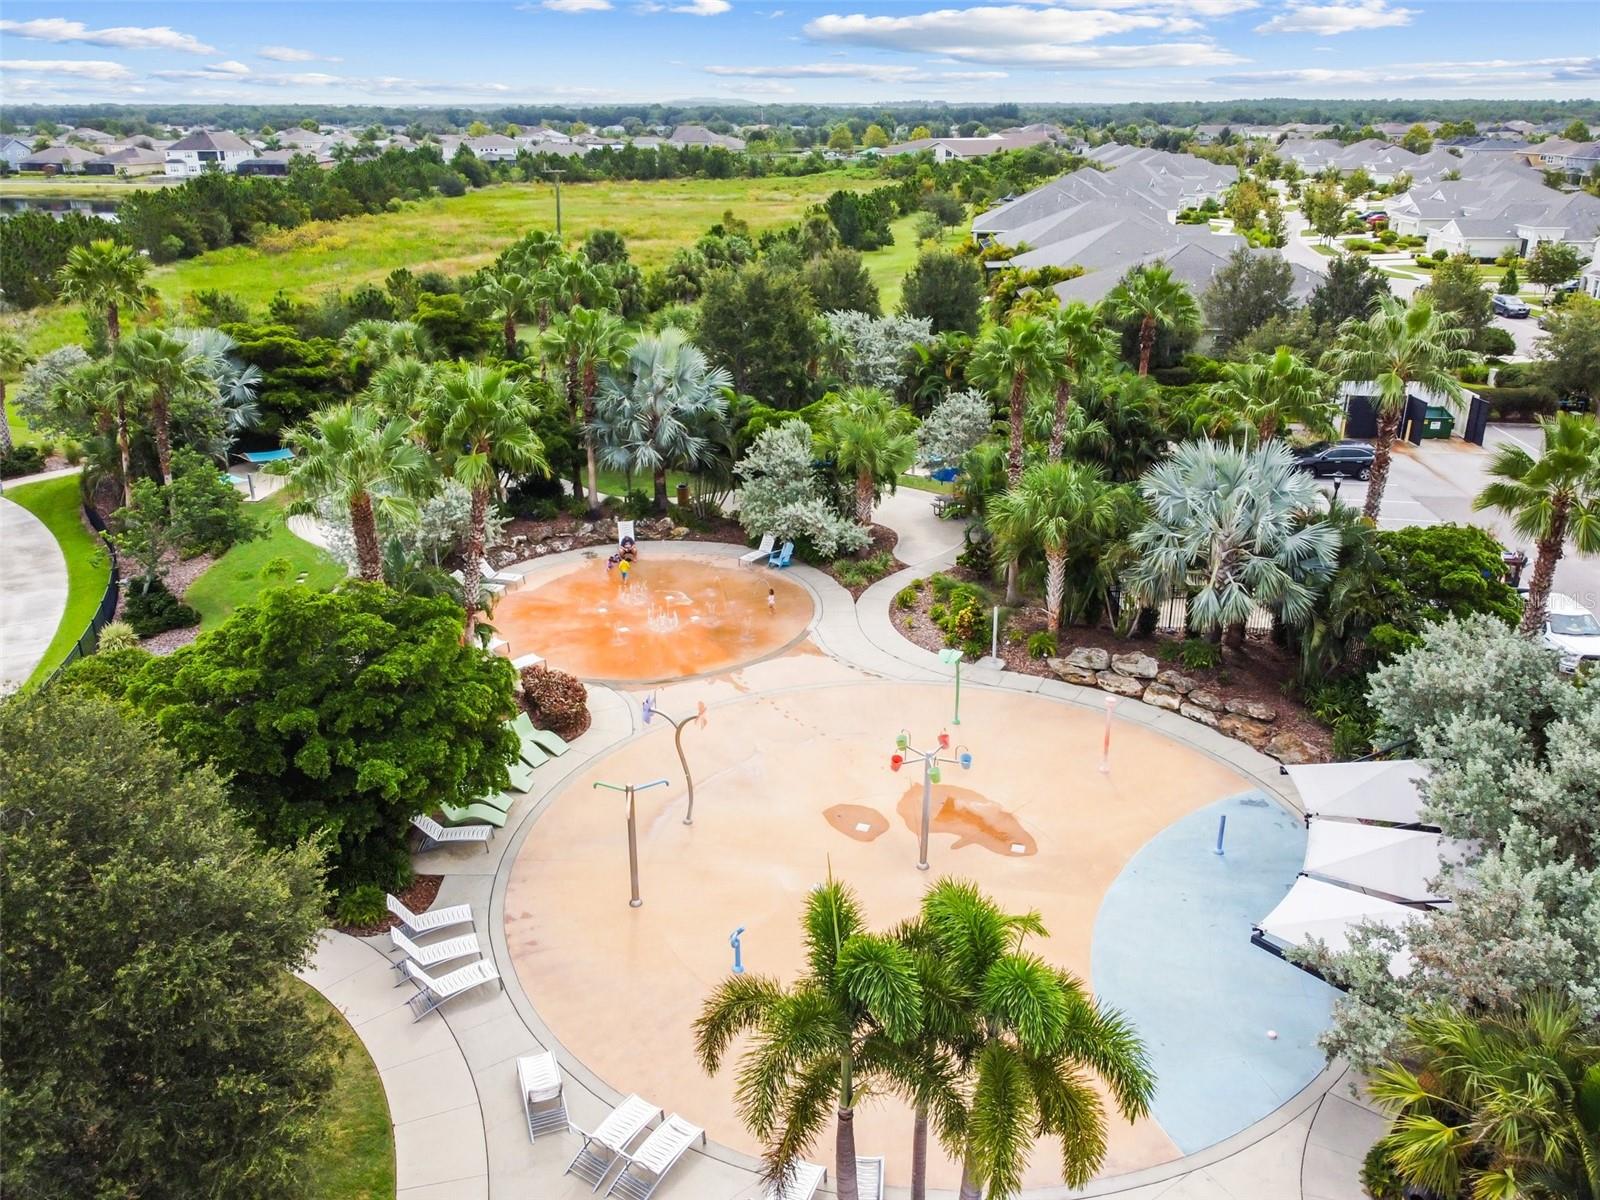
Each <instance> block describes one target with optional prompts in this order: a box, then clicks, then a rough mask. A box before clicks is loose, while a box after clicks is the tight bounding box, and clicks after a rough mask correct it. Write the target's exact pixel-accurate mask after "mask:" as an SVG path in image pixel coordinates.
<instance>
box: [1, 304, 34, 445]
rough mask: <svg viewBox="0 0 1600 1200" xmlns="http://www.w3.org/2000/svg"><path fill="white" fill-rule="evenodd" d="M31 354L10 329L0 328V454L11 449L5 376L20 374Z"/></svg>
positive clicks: (30, 358)
mask: <svg viewBox="0 0 1600 1200" xmlns="http://www.w3.org/2000/svg"><path fill="white" fill-rule="evenodd" d="M32 361H33V355H32V354H30V353H29V352H28V348H27V346H25V345H24V344H23V341H22V339H21V338H19V337H18V336H17V335H16V334H14V333H12V332H11V331H10V330H0V454H10V453H11V451H12V442H11V422H10V421H8V420H6V376H7V375H16V374H20V373H21V372H22V371H23V370H25V369H26V368H27V366H28V364H29V363H31V362H32Z"/></svg>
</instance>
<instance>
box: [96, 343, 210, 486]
mask: <svg viewBox="0 0 1600 1200" xmlns="http://www.w3.org/2000/svg"><path fill="white" fill-rule="evenodd" d="M114 361H115V362H116V364H117V368H118V374H120V375H122V376H124V377H125V378H126V379H127V380H128V382H129V385H130V386H131V387H132V388H134V389H135V390H136V391H137V392H140V393H142V394H143V395H144V397H145V399H146V403H147V405H148V409H149V414H150V428H151V432H152V434H153V435H154V437H155V443H156V463H157V471H158V474H159V475H160V479H159V482H160V483H161V484H162V485H163V486H165V484H166V482H167V480H168V479H170V478H171V477H172V405H173V402H174V401H176V400H179V399H181V398H185V397H190V396H196V395H205V394H209V395H211V396H213V397H215V396H216V395H217V382H216V378H215V377H214V376H213V374H212V372H211V370H210V368H209V367H208V365H207V363H206V361H205V359H204V358H202V357H201V356H200V354H198V353H197V352H196V351H195V350H194V348H193V347H192V346H191V345H190V344H189V343H188V342H187V341H185V340H183V339H182V338H178V337H174V336H173V335H172V334H170V333H168V332H167V331H166V330H163V329H144V330H141V331H140V332H138V333H135V334H134V335H133V336H132V337H130V338H128V339H127V340H126V341H123V342H119V343H118V344H117V349H116V352H115V355H114Z"/></svg>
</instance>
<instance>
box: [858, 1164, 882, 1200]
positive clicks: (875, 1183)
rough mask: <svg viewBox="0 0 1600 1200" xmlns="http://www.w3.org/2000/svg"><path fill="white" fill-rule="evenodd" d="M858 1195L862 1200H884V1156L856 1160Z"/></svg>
mask: <svg viewBox="0 0 1600 1200" xmlns="http://www.w3.org/2000/svg"><path fill="white" fill-rule="evenodd" d="M856 1193H857V1194H858V1195H859V1196H860V1197H861V1200H883V1155H881V1154H880V1155H878V1156H877V1157H876V1158H861V1157H859V1156H858V1157H857V1158H856Z"/></svg>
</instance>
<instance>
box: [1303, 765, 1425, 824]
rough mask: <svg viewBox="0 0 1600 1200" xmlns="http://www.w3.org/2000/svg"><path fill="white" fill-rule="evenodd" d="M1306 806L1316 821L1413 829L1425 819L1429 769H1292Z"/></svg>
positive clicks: (1378, 766) (1342, 766)
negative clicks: (1423, 787)
mask: <svg viewBox="0 0 1600 1200" xmlns="http://www.w3.org/2000/svg"><path fill="white" fill-rule="evenodd" d="M1287 770H1288V772H1289V778H1290V779H1292V780H1293V781H1294V786H1295V787H1296V788H1297V789H1298V790H1299V792H1300V802H1301V805H1302V806H1303V807H1304V808H1305V810H1306V812H1307V813H1308V814H1309V815H1311V816H1313V817H1345V818H1348V819H1351V820H1359V821H1388V822H1390V823H1392V824H1395V825H1412V824H1416V823H1417V822H1418V821H1420V820H1421V819H1422V815H1421V809H1422V793H1421V786H1420V785H1421V783H1422V781H1423V780H1425V779H1426V778H1427V777H1428V768H1427V766H1426V764H1424V763H1420V762H1417V761H1416V760H1415V759H1400V760H1397V761H1394V762H1350V763H1314V764H1309V765H1306V766H1298V767H1289V768H1287Z"/></svg>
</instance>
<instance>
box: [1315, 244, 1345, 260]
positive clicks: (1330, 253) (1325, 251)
mask: <svg viewBox="0 0 1600 1200" xmlns="http://www.w3.org/2000/svg"><path fill="white" fill-rule="evenodd" d="M1309 245H1310V246H1311V248H1312V249H1313V250H1315V251H1316V252H1317V253H1318V254H1321V255H1325V256H1326V257H1328V258H1337V257H1338V256H1339V248H1338V247H1337V246H1325V245H1323V244H1322V243H1321V242H1311V243H1309Z"/></svg>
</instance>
